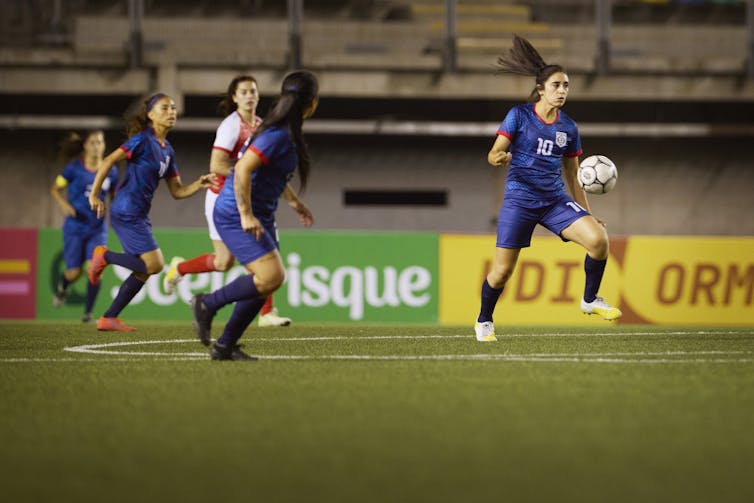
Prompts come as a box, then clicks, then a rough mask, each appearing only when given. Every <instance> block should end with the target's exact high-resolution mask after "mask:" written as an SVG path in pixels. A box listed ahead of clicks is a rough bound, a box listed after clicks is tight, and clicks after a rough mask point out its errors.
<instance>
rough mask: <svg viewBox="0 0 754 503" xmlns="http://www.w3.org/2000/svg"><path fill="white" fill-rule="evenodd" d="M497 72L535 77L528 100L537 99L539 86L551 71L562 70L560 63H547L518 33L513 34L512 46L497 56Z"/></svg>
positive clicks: (542, 84) (545, 80) (534, 100)
mask: <svg viewBox="0 0 754 503" xmlns="http://www.w3.org/2000/svg"><path fill="white" fill-rule="evenodd" d="M497 71H498V73H513V74H516V75H527V76H530V77H534V78H535V83H536V85H535V87H534V90H532V92H531V94H530V95H529V101H533V102H536V101H539V92H538V91H539V86H544V84H545V82H547V79H549V78H550V76H551V75H552V74H553V73H557V72H563V71H564V70H563V67H562V66H560V65H548V64H547V63H545V61H544V59H542V56H540V54H539V52H537V50H536V49H535V48H534V46H533V45H531V43H530V42H529V41H528V40H526V39H525V38H523V37H519V36H518V35H514V36H513V47H512V48H511V49H508V51H507V52H505V53H504V54H502V55H501V56H500V57H498V58H497Z"/></svg>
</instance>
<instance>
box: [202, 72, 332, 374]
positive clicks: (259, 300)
mask: <svg viewBox="0 0 754 503" xmlns="http://www.w3.org/2000/svg"><path fill="white" fill-rule="evenodd" d="M318 89H319V85H318V83H317V79H316V77H315V76H314V74H312V73H311V72H307V71H296V72H293V73H291V74H289V75H287V76H286V77H285V79H283V84H282V90H281V95H280V97H279V98H278V99H277V101H276V102H275V104H274V105H273V107H272V109H271V111H270V113H269V114H268V115H267V117H266V118H265V120H264V121H263V122H262V125H261V126H260V127H259V129H257V131H256V132H255V133H254V135H253V136H252V137H251V138H250V139H249V140H248V141H247V145H246V146H245V148H244V149H243V154H242V156H241V158H240V159H239V161H238V162H237V163H236V165H235V167H234V168H233V170H232V171H231V173H230V176H229V177H228V178H227V179H226V180H225V185H224V186H223V189H222V191H221V192H220V195H219V197H218V198H217V201H216V202H215V211H214V221H215V227H216V228H217V232H218V233H219V234H220V237H221V238H222V240H223V242H224V243H225V244H226V245H227V247H228V249H229V250H230V252H231V253H232V254H233V256H235V257H236V259H238V261H239V262H240V263H241V264H243V265H244V267H245V268H246V271H247V272H248V274H247V275H244V276H241V277H240V278H237V279H236V280H234V281H232V282H230V283H228V284H227V285H226V286H225V287H223V288H220V289H218V290H215V291H214V292H212V293H210V294H199V295H195V296H194V297H193V298H192V299H191V307H192V311H193V315H194V329H195V330H196V334H197V336H198V337H199V340H201V341H202V343H203V344H205V345H209V344H210V342H211V336H210V331H211V327H212V319H213V318H214V316H215V314H216V313H217V311H218V310H219V309H221V308H222V307H223V306H226V305H228V304H230V303H233V302H235V306H234V308H233V313H232V314H231V316H230V319H229V320H228V323H227V324H226V325H225V329H224V331H223V333H222V335H221V336H220V337H219V338H218V339H217V341H215V343H214V344H213V345H212V347H211V349H210V355H211V357H212V359H213V360H255V359H256V358H255V357H253V356H249V355H247V354H246V353H244V352H243V351H241V349H240V346H239V345H238V340H239V339H240V338H241V336H242V335H243V332H244V330H246V328H247V327H248V326H249V324H250V323H251V322H252V321H253V320H254V318H255V317H256V316H257V314H258V313H259V311H260V309H261V308H262V305H263V304H264V302H265V299H266V298H267V296H268V295H270V294H272V293H273V292H274V291H275V290H277V289H278V288H280V286H281V285H282V284H283V280H284V279H285V269H284V268H283V262H282V260H281V258H280V253H279V252H278V248H279V245H278V239H277V229H276V226H275V210H276V209H277V206H278V200H279V198H280V197H281V196H282V197H284V198H285V199H286V200H287V201H288V204H289V205H290V206H291V208H293V209H294V210H295V211H296V212H297V213H298V214H299V219H300V221H301V222H302V223H303V224H304V225H305V226H307V227H308V226H310V225H312V223H314V217H313V216H312V213H311V211H309V209H308V208H307V207H306V206H305V205H304V204H303V203H302V202H301V201H300V200H299V199H298V197H297V196H296V194H295V192H294V191H293V189H292V188H291V186H290V185H289V183H288V182H289V180H290V179H291V178H292V177H293V174H294V172H295V171H296V170H298V174H299V178H300V180H301V188H302V190H303V189H304V188H305V187H306V182H307V180H308V178H309V168H310V159H309V152H308V149H307V147H306V143H305V142H304V137H303V133H302V131H301V127H302V124H303V121H304V119H307V118H309V117H311V115H312V114H313V113H314V111H315V110H316V108H317V104H318Z"/></svg>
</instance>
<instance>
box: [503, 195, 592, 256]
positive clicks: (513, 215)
mask: <svg viewBox="0 0 754 503" xmlns="http://www.w3.org/2000/svg"><path fill="white" fill-rule="evenodd" d="M589 214H590V213H589V212H588V211H586V210H585V209H584V208H582V207H581V206H580V205H579V204H578V203H576V202H575V201H574V200H573V198H572V197H571V196H569V195H568V194H563V195H561V196H560V197H559V198H557V199H555V200H553V201H551V202H548V203H547V204H544V205H541V206H540V207H536V208H533V207H530V206H527V205H525V203H522V202H520V201H516V200H513V199H505V200H503V205H502V206H501V207H500V215H499V216H498V219H497V247H498V248H515V249H517V248H526V247H528V246H530V245H531V236H532V234H533V233H534V227H536V225H537V224H541V225H542V226H543V227H545V228H547V229H548V230H549V231H550V232H552V233H553V234H556V235H558V236H560V233H561V232H563V229H565V228H566V227H568V226H569V225H571V224H572V223H573V222H575V221H576V220H578V219H579V218H582V217H585V216H587V215H589ZM560 238H561V239H562V240H563V241H568V240H567V239H565V238H564V237H563V236H560Z"/></svg>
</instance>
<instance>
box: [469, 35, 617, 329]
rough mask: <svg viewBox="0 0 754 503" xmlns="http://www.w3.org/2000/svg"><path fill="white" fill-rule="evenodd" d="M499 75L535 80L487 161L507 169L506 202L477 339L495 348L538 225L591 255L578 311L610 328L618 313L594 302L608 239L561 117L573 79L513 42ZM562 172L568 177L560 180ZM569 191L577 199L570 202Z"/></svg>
mask: <svg viewBox="0 0 754 503" xmlns="http://www.w3.org/2000/svg"><path fill="white" fill-rule="evenodd" d="M498 68H499V70H500V71H501V72H507V73H515V74H519V75H529V76H534V77H535V79H536V85H535V87H534V90H533V91H532V93H531V95H530V97H529V103H526V104H523V105H518V106H515V107H513V108H512V109H511V110H510V111H509V112H508V115H506V117H505V119H504V120H503V122H502V124H501V125H500V128H499V129H498V132H497V135H498V136H497V139H496V140H495V143H494V145H493V146H492V149H491V150H490V151H489V153H488V154H487V161H488V162H489V163H490V164H491V165H492V166H498V167H505V166H508V177H507V179H506V182H505V198H504V200H503V204H502V206H501V208H500V214H499V217H498V224H497V248H496V250H495V258H494V262H493V266H492V269H491V270H490V272H489V274H488V275H487V278H486V280H485V281H484V283H482V298H481V309H480V312H479V317H478V318H477V321H476V324H475V325H474V331H475V332H476V338H477V340H478V341H483V342H490V341H496V340H497V338H496V337H495V327H494V324H493V321H492V313H493V311H494V309H495V304H496V303H497V300H498V298H499V297H500V294H501V293H502V292H503V287H504V286H505V283H506V282H507V281H508V279H509V278H510V277H511V274H513V270H514V269H515V267H516V261H517V260H518V255H519V253H520V252H521V248H525V247H528V246H529V245H530V244H531V236H532V233H533V232H534V227H535V226H536V225H537V224H541V225H542V226H544V227H546V228H547V229H549V230H550V231H551V232H553V233H555V234H557V235H558V236H560V238H561V239H563V241H574V242H576V243H578V244H580V245H581V246H583V247H584V248H585V249H586V259H585V260H584V271H585V272H586V286H585V288H584V297H583V299H582V300H581V310H582V311H583V312H584V313H587V314H598V315H600V316H602V317H603V318H605V319H606V320H614V319H616V318H619V317H620V316H621V314H622V313H621V312H620V310H618V309H617V308H615V307H613V306H610V305H609V304H607V303H606V302H605V300H604V299H603V298H602V297H598V296H597V291H598V290H599V287H600V283H601V282H602V275H603V273H604V271H605V264H606V263H607V256H608V239H607V232H606V231H605V227H604V225H603V224H602V222H600V221H598V220H597V219H596V218H594V217H593V216H592V215H591V214H590V213H589V203H588V202H587V200H586V194H584V191H583V190H582V189H581V187H580V185H579V182H578V179H577V171H578V167H579V161H578V157H579V155H581V153H582V150H581V139H580V137H579V131H578V128H577V127H576V123H575V122H574V121H573V120H572V119H571V118H570V117H568V116H567V115H566V114H565V113H563V112H562V111H561V108H562V107H563V105H565V102H566V97H567V96H568V75H567V74H566V73H565V71H564V70H563V68H562V67H561V66H559V65H548V64H546V63H545V62H544V61H543V60H542V57H541V56H540V55H539V53H538V52H537V51H536V49H534V47H532V45H531V44H530V43H529V42H528V41H527V40H525V39H523V38H521V37H519V36H516V37H514V39H513V48H512V49H510V50H509V52H508V53H506V54H504V55H503V56H501V57H500V58H498ZM561 164H562V169H563V171H564V176H563V175H561ZM564 178H565V185H567V186H568V190H569V191H570V193H571V194H572V196H573V197H571V196H569V195H568V194H566V191H565V186H564V184H563V179H564Z"/></svg>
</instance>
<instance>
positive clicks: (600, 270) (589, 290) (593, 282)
mask: <svg viewBox="0 0 754 503" xmlns="http://www.w3.org/2000/svg"><path fill="white" fill-rule="evenodd" d="M606 265H607V259H604V260H594V259H593V258H592V257H590V256H589V255H588V254H587V256H586V258H585V259H584V273H585V274H586V285H585V286H584V300H585V301H586V302H593V301H594V299H596V298H597V292H598V291H599V290H600V283H602V275H603V274H605V266H606Z"/></svg>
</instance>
